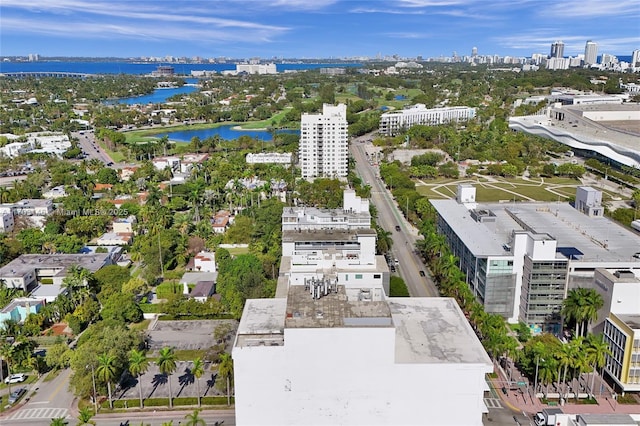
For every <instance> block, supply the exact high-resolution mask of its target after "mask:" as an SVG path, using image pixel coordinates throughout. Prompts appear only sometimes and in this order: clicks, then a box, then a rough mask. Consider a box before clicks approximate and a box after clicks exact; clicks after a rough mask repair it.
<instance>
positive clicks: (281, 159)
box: [246, 152, 293, 167]
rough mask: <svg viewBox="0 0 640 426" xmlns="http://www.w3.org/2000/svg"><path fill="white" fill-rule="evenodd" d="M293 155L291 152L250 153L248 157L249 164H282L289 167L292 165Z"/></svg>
mask: <svg viewBox="0 0 640 426" xmlns="http://www.w3.org/2000/svg"><path fill="white" fill-rule="evenodd" d="M292 155H293V154H291V153H290V152H284V153H278V152H259V153H257V154H253V153H249V154H247V156H246V162H247V164H282V165H285V166H287V167H289V166H290V165H291V159H292Z"/></svg>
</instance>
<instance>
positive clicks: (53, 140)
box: [0, 132, 71, 158]
mask: <svg viewBox="0 0 640 426" xmlns="http://www.w3.org/2000/svg"><path fill="white" fill-rule="evenodd" d="M2 136H5V137H7V138H8V139H9V140H16V139H18V138H19V137H18V136H15V135H9V134H3V135H2ZM25 136H26V140H23V141H22V142H18V141H15V142H12V143H9V144H7V145H5V146H3V147H2V148H0V154H1V155H3V156H5V157H10V158H14V157H17V156H19V155H22V154H26V153H29V152H33V153H38V152H39V153H45V154H54V155H56V156H58V157H62V154H64V153H65V152H66V151H67V150H69V149H70V148H71V142H70V141H69V137H68V136H67V135H66V134H64V133H51V132H38V133H27V134H26V135H25Z"/></svg>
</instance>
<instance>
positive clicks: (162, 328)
mask: <svg viewBox="0 0 640 426" xmlns="http://www.w3.org/2000/svg"><path fill="white" fill-rule="evenodd" d="M224 324H229V325H230V330H231V332H230V334H233V335H235V330H236V328H237V321H234V320H196V321H158V322H157V323H156V325H155V326H154V327H153V329H151V330H149V331H147V334H148V335H149V340H148V343H149V349H150V350H151V351H157V350H160V349H162V348H164V347H170V348H174V349H176V350H183V349H209V348H210V347H212V346H214V345H215V344H216V341H215V338H214V334H213V333H214V330H215V328H216V327H219V326H221V325H224Z"/></svg>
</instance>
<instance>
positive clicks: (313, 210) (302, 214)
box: [282, 207, 371, 226]
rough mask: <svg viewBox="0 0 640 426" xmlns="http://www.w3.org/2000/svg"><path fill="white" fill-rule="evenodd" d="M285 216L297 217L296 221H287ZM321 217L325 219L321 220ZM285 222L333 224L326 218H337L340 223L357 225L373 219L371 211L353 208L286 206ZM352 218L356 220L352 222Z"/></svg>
mask: <svg viewBox="0 0 640 426" xmlns="http://www.w3.org/2000/svg"><path fill="white" fill-rule="evenodd" d="M285 218H296V219H297V220H296V222H287V221H286V220H284V219H285ZM321 218H323V219H325V220H321ZM282 219H283V223H284V224H287V225H294V224H295V225H296V226H308V225H310V226H318V225H323V226H331V222H327V221H326V219H335V221H336V222H337V223H338V224H345V223H351V224H352V225H355V224H357V223H361V222H363V221H364V222H367V224H368V221H370V220H371V214H370V213H369V211H368V210H367V211H364V212H354V211H351V210H344V209H342V208H339V209H323V208H317V207H285V208H284V209H283V211H282ZM352 220H355V221H354V222H352Z"/></svg>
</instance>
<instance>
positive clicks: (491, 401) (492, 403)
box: [484, 398, 502, 408]
mask: <svg viewBox="0 0 640 426" xmlns="http://www.w3.org/2000/svg"><path fill="white" fill-rule="evenodd" d="M484 404H485V405H486V406H487V408H502V404H501V403H500V400H499V399H498V398H485V399H484Z"/></svg>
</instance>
